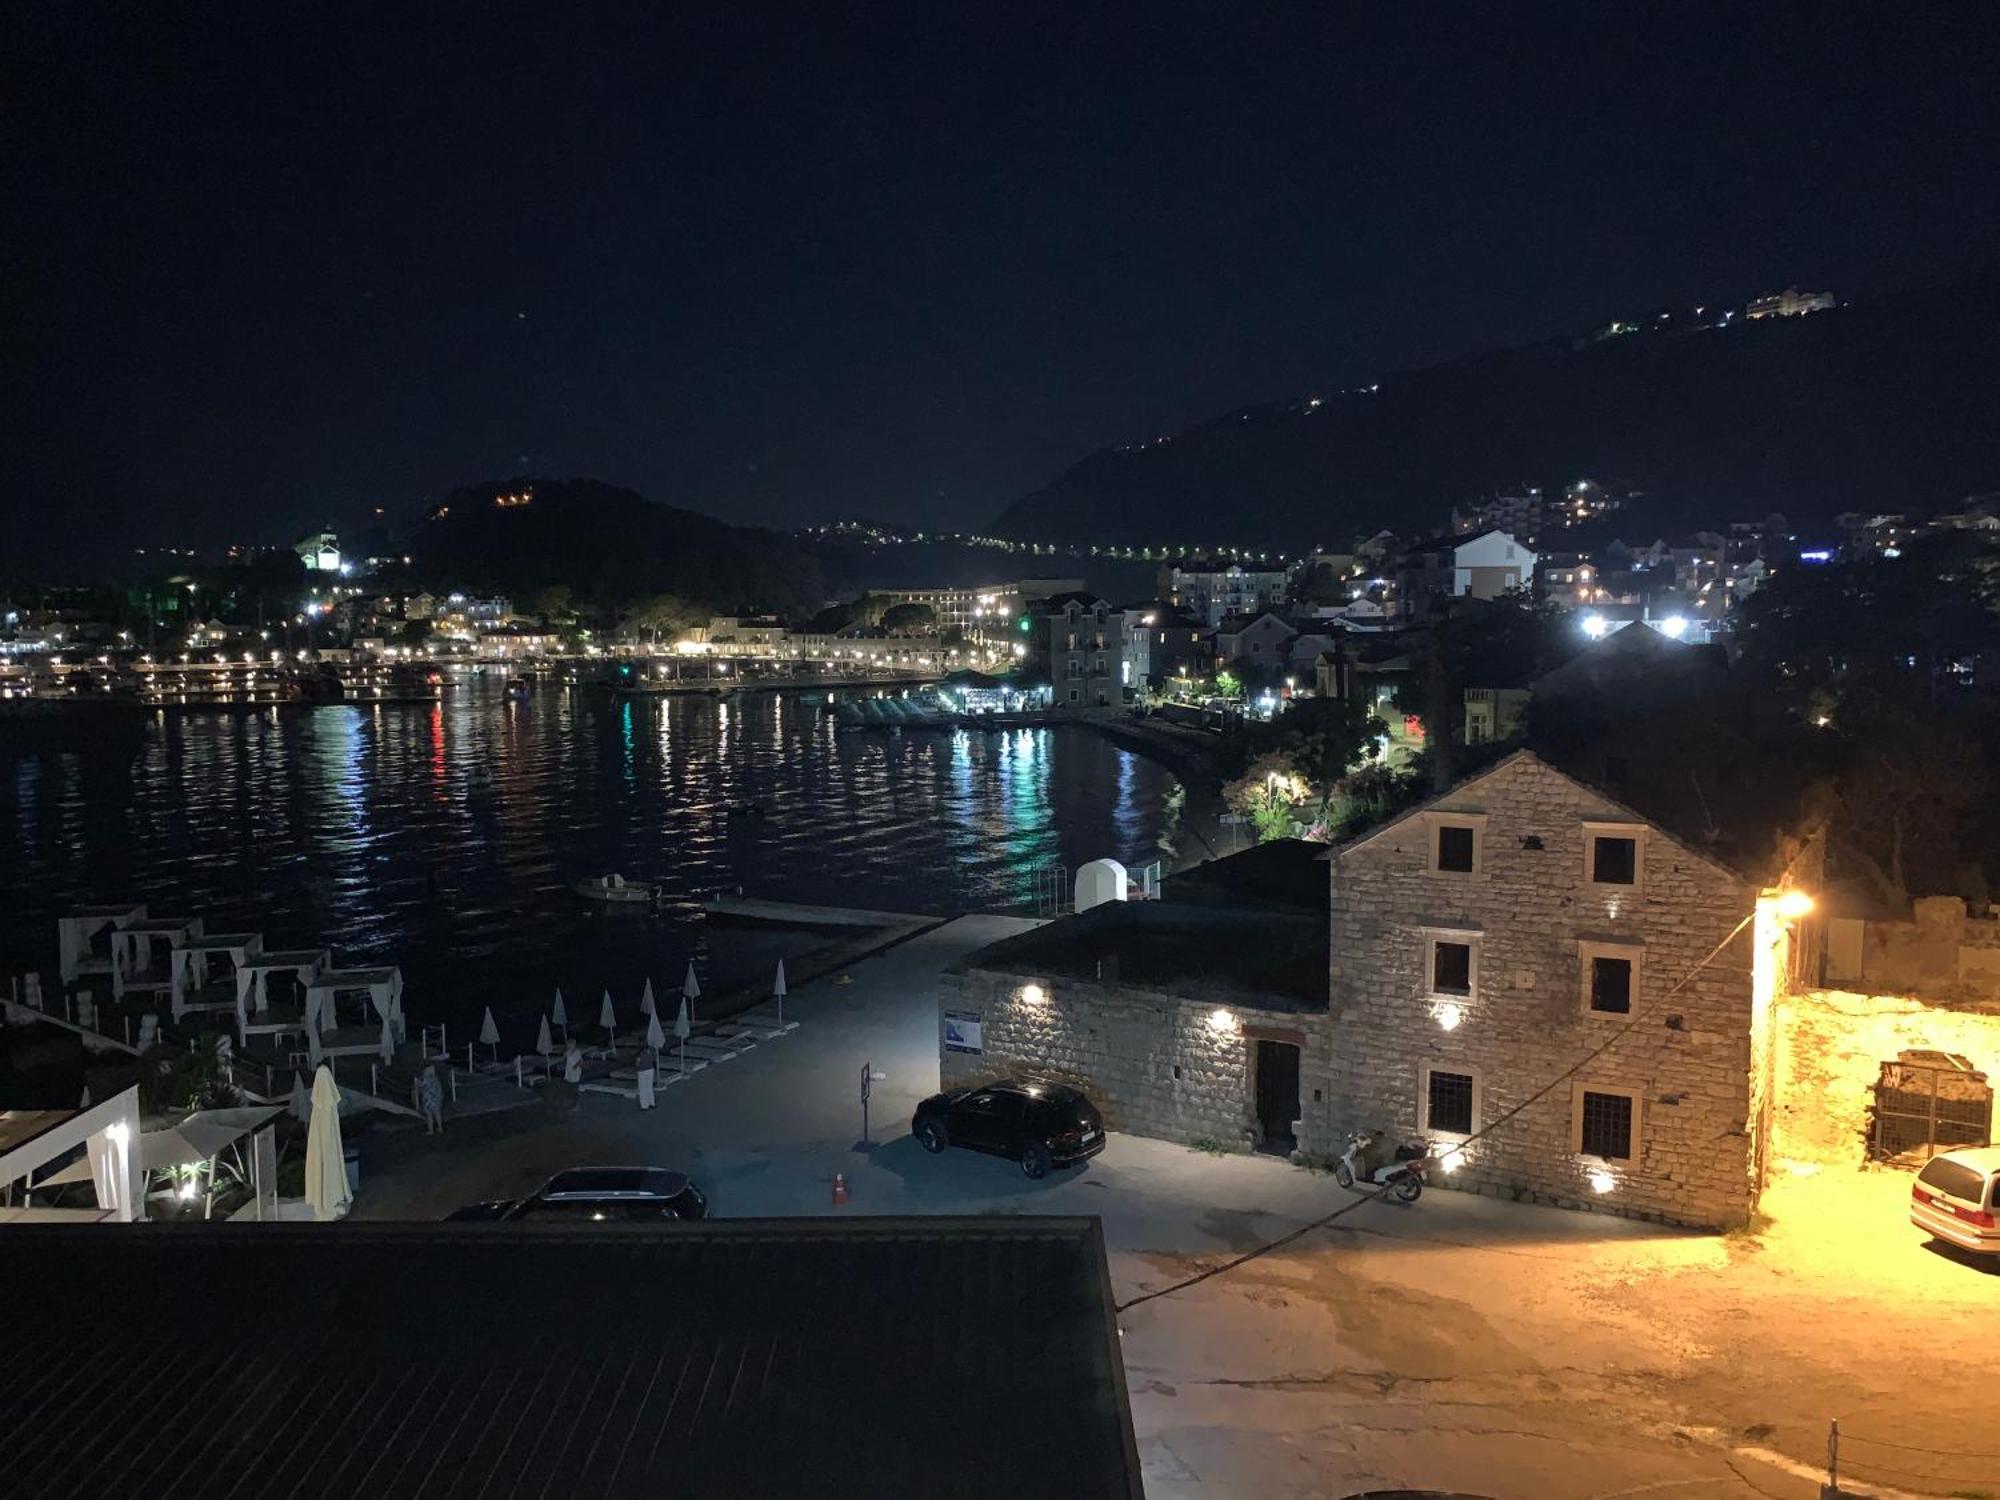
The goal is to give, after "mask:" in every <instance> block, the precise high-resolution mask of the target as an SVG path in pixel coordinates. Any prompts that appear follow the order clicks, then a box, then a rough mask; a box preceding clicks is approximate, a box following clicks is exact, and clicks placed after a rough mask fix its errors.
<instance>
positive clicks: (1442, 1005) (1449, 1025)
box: [1431, 1000, 1465, 1031]
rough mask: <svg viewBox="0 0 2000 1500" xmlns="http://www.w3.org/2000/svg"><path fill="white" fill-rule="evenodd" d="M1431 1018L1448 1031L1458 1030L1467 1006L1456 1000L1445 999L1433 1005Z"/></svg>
mask: <svg viewBox="0 0 2000 1500" xmlns="http://www.w3.org/2000/svg"><path fill="white" fill-rule="evenodd" d="M1431 1018H1432V1019H1433V1020H1435V1021H1436V1022H1437V1023H1438V1025H1439V1026H1440V1027H1442V1028H1443V1029H1444V1030H1446V1031H1456V1030H1457V1029H1458V1023H1459V1022H1460V1021H1463V1020H1464V1019H1465V1007H1464V1006H1462V1005H1460V1004H1459V1003H1458V1002H1457V1001H1456V1000H1443V1001H1440V1002H1439V1003H1438V1004H1436V1005H1434V1006H1432V1007H1431Z"/></svg>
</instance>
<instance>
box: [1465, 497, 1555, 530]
mask: <svg viewBox="0 0 2000 1500" xmlns="http://www.w3.org/2000/svg"><path fill="white" fill-rule="evenodd" d="M1547 519H1548V517H1547V514H1546V507H1545V506H1544V504H1543V501H1542V492H1541V490H1540V489H1537V488H1533V487H1530V488H1528V489H1525V490H1519V491H1516V492H1514V493H1512V494H1505V495H1493V496H1489V497H1488V498H1486V499H1484V500H1475V501H1472V502H1470V503H1469V504H1466V505H1455V506H1453V507H1452V510H1451V529H1452V530H1453V531H1454V532H1458V533H1461V534H1465V535H1473V534H1476V533H1479V532H1484V531H1504V532H1506V533H1508V535H1510V536H1517V537H1521V538H1523V539H1524V540H1528V541H1533V540H1534V539H1535V538H1536V537H1538V536H1540V535H1541V533H1542V527H1543V525H1544V523H1545V522H1546V521H1547Z"/></svg>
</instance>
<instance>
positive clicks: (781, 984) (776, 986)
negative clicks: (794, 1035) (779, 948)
mask: <svg viewBox="0 0 2000 1500" xmlns="http://www.w3.org/2000/svg"><path fill="white" fill-rule="evenodd" d="M771 993H772V995H774V996H775V997H776V998H777V1001H778V1026H779V1028H780V1029H781V1030H782V1029H783V1027H784V1024H785V961H784V960H783V959H782V958H781V959H779V960H778V977H777V978H776V979H775V980H773V981H772V983H771Z"/></svg>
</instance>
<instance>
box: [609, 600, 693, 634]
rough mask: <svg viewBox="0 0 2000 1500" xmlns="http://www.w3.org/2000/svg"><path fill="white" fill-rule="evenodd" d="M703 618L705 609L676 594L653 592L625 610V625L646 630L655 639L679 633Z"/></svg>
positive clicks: (633, 628) (631, 628)
mask: <svg viewBox="0 0 2000 1500" xmlns="http://www.w3.org/2000/svg"><path fill="white" fill-rule="evenodd" d="M705 618H707V613H706V611H704V610H702V609H699V608H697V607H696V606H695V605H694V604H693V603H692V602H690V601H689V600H686V599H683V598H682V597H681V596H680V595H678V594H654V595H653V596H652V597H651V598H648V599H642V600H641V601H640V602H639V603H637V604H635V605H634V606H632V608H631V609H629V610H628V611H626V614H625V627H626V628H627V629H628V630H643V631H646V632H648V633H650V634H651V635H652V637H653V639H654V640H655V641H657V640H659V638H660V637H661V636H663V635H679V634H680V633H681V632H682V631H684V630H687V629H688V628H690V627H691V626H693V625H696V624H698V623H700V622H701V621H702V620H704V619H705Z"/></svg>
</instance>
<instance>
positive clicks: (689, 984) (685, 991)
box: [681, 959, 701, 1000]
mask: <svg viewBox="0 0 2000 1500" xmlns="http://www.w3.org/2000/svg"><path fill="white" fill-rule="evenodd" d="M681 998H682V999H683V1000H699V999H700V998H701V981H700V980H699V979H696V978H695V977H694V960H693V959H689V960H688V977H687V978H686V979H683V980H682V981H681Z"/></svg>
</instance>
